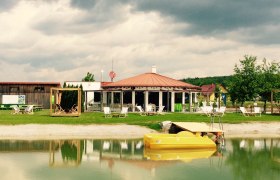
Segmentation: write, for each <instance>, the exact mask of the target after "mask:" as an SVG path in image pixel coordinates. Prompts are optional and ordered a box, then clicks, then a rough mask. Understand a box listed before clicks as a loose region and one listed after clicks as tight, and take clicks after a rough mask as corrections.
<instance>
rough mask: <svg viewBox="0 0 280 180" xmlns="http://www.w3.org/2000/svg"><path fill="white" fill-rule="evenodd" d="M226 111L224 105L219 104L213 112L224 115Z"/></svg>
mask: <svg viewBox="0 0 280 180" xmlns="http://www.w3.org/2000/svg"><path fill="white" fill-rule="evenodd" d="M225 111H226V107H225V106H221V107H220V108H215V112H216V113H218V114H220V115H221V116H224V114H225Z"/></svg>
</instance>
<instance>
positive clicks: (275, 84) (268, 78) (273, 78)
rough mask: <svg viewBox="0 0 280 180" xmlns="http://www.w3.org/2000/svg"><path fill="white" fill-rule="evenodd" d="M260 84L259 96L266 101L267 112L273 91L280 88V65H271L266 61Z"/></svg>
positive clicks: (262, 68) (262, 69)
mask: <svg viewBox="0 0 280 180" xmlns="http://www.w3.org/2000/svg"><path fill="white" fill-rule="evenodd" d="M259 84H260V92H259V95H260V96H261V98H262V100H263V101H264V111H265V112H266V102H267V101H269V100H270V95H271V90H272V89H275V88H280V64H279V63H275V62H272V63H269V62H268V61H267V60H266V59H264V60H263V64H262V65H261V75H260V78H259Z"/></svg>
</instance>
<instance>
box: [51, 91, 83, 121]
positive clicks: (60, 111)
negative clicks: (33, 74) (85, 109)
mask: <svg viewBox="0 0 280 180" xmlns="http://www.w3.org/2000/svg"><path fill="white" fill-rule="evenodd" d="M65 91H77V96H78V97H77V102H74V103H73V104H71V108H67V109H65V108H64V107H62V106H61V98H62V93H63V92H65ZM81 95H82V92H81V88H51V92H50V115H51V116H80V115H81Z"/></svg>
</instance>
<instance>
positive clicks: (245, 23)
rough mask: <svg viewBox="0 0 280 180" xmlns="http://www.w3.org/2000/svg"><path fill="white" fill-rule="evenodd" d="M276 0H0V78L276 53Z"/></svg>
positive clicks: (188, 72) (215, 69)
mask: <svg viewBox="0 0 280 180" xmlns="http://www.w3.org/2000/svg"><path fill="white" fill-rule="evenodd" d="M279 17H280V1H279V0H265V1H264V0H234V1H233V0H199V1H197V0H152V1H151V0H1V1H0V25H1V26H0V77H1V80H0V81H54V82H63V81H65V80H67V81H68V80H72V81H77V80H81V79H82V78H83V77H84V76H85V74H86V73H87V72H91V73H93V74H94V75H95V79H96V80H97V81H100V78H101V70H104V75H103V77H104V80H107V81H109V76H108V73H109V71H110V70H111V68H112V61H113V62H114V63H113V64H114V66H113V68H114V71H115V72H116V74H117V77H116V80H120V79H122V78H127V77H131V76H134V75H137V74H141V73H145V72H150V71H151V67H152V66H153V65H156V67H157V72H158V73H160V74H162V75H166V76H169V77H173V78H176V79H180V78H186V77H205V76H222V75H230V74H233V67H234V65H235V64H236V63H239V60H240V59H242V58H243V56H244V55H253V56H257V57H258V59H259V60H262V59H263V58H267V59H269V60H274V61H277V62H278V61H279V57H280V50H279V49H280V35H279V30H280V20H279Z"/></svg>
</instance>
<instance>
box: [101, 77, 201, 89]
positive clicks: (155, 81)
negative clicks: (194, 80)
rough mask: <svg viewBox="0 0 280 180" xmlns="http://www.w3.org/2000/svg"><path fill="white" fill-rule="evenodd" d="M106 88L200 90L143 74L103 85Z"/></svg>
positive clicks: (187, 84) (167, 78)
mask: <svg viewBox="0 0 280 180" xmlns="http://www.w3.org/2000/svg"><path fill="white" fill-rule="evenodd" d="M103 87H104V88H106V87H182V88H189V89H200V87H199V86H195V85H192V84H189V83H185V82H182V81H178V80H176V79H172V78H169V77H166V76H162V75H160V74H156V73H144V74H140V75H137V76H134V77H131V78H127V79H123V80H120V81H117V82H112V83H110V84H107V85H104V86H103Z"/></svg>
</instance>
